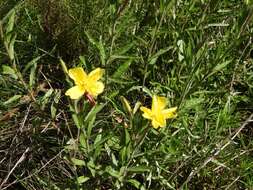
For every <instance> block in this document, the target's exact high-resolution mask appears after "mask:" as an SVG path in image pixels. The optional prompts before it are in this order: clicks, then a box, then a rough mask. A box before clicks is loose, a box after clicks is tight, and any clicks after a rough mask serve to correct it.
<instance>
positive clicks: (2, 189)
mask: <svg viewBox="0 0 253 190" xmlns="http://www.w3.org/2000/svg"><path fill="white" fill-rule="evenodd" d="M63 151H64V149H62V150H61V151H60V152H59V153H58V154H56V155H55V156H54V157H53V158H51V159H50V160H49V161H48V162H47V163H45V164H44V165H43V166H42V167H41V168H40V169H38V170H37V171H35V172H34V173H32V174H31V175H28V176H27V177H24V178H23V179H20V180H15V181H14V182H12V183H10V184H8V185H7V186H6V187H4V188H1V186H0V189H1V190H5V189H8V188H9V187H10V186H12V185H14V184H16V183H18V182H21V181H24V180H26V179H29V178H31V177H32V176H34V175H36V174H38V173H40V171H41V170H43V169H44V168H45V167H46V166H47V165H48V164H49V163H50V162H52V161H53V160H54V159H56V158H57V157H58V156H59V155H60V154H61V153H62V152H63ZM22 156H23V155H22Z"/></svg>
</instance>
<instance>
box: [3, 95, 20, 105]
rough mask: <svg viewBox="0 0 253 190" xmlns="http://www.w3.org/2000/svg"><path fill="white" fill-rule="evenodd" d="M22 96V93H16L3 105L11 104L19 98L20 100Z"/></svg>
mask: <svg viewBox="0 0 253 190" xmlns="http://www.w3.org/2000/svg"><path fill="white" fill-rule="evenodd" d="M21 97H22V95H14V96H12V97H11V98H9V99H8V100H7V101H5V102H3V105H8V104H11V103H13V102H15V101H17V100H19V99H20V98H21Z"/></svg>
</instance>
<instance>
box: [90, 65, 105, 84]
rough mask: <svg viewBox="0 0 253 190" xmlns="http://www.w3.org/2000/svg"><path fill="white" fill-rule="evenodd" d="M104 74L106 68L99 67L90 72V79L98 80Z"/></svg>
mask: <svg viewBox="0 0 253 190" xmlns="http://www.w3.org/2000/svg"><path fill="white" fill-rule="evenodd" d="M103 74H104V69H101V68H97V69H95V70H93V71H91V72H90V73H89V75H88V76H89V80H92V81H97V80H99V79H100V78H101V77H102V75H103Z"/></svg>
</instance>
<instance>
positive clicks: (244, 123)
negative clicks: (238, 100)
mask: <svg viewBox="0 0 253 190" xmlns="http://www.w3.org/2000/svg"><path fill="white" fill-rule="evenodd" d="M250 122H253V114H251V115H250V116H249V117H248V119H247V120H246V121H244V122H243V124H242V125H241V127H239V128H238V129H237V130H236V131H235V134H234V135H233V137H232V138H231V140H229V141H228V142H226V141H227V139H225V140H224V141H223V143H222V144H224V145H223V146H222V147H221V148H218V149H217V150H216V151H215V153H214V154H213V155H212V156H210V157H208V158H207V159H206V160H205V161H204V163H203V164H202V165H201V166H199V167H197V168H194V170H192V171H191V173H190V175H189V176H188V177H187V179H186V180H185V182H184V183H183V184H182V185H181V187H180V188H179V189H183V188H184V186H185V184H187V183H188V182H189V181H190V180H191V179H192V178H193V177H194V176H195V175H196V174H197V173H198V172H199V171H200V170H201V169H202V168H204V167H205V166H206V165H207V164H208V163H209V162H211V161H213V160H214V158H215V156H217V155H218V154H219V153H220V152H221V151H222V150H223V149H225V148H226V147H227V146H228V145H229V144H230V143H231V142H232V141H233V140H234V139H235V137H236V136H237V135H238V134H239V133H240V132H241V131H242V130H243V129H244V127H245V126H246V125H247V124H248V123H250Z"/></svg>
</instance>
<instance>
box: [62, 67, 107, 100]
mask: <svg viewBox="0 0 253 190" xmlns="http://www.w3.org/2000/svg"><path fill="white" fill-rule="evenodd" d="M103 73H104V69H101V68H97V69H95V70H93V71H91V72H90V73H89V74H86V72H85V71H84V70H83V68H82V67H77V68H73V69H70V70H69V72H68V74H69V77H70V78H71V79H73V80H74V82H75V86H74V87H72V88H70V89H68V90H67V91H66V93H65V95H67V96H70V98H71V99H78V98H80V97H81V96H82V95H84V94H85V93H87V94H89V95H91V96H92V97H97V96H98V95H99V94H101V93H102V92H103V91H104V84H103V83H102V82H100V81H98V80H99V79H101V77H102V75H103Z"/></svg>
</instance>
